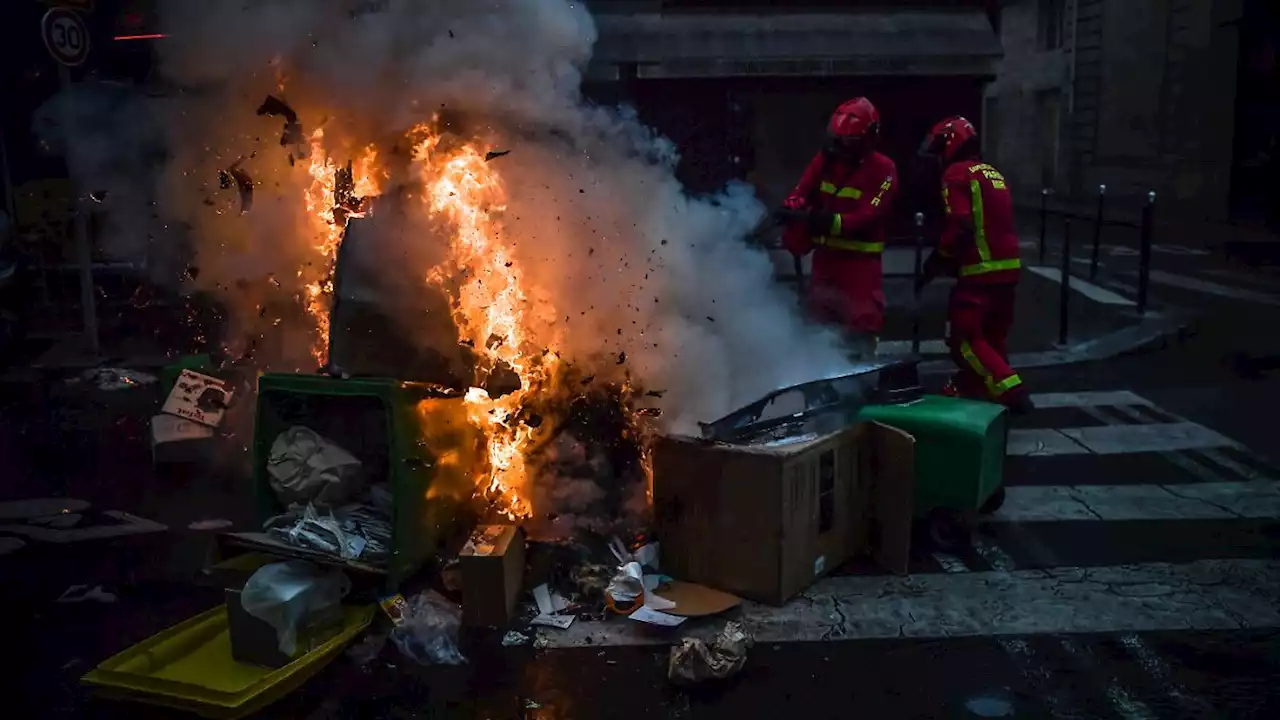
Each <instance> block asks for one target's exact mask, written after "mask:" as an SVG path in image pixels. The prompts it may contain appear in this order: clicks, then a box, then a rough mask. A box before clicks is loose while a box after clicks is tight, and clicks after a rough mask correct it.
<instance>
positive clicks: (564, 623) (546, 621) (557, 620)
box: [529, 615, 578, 630]
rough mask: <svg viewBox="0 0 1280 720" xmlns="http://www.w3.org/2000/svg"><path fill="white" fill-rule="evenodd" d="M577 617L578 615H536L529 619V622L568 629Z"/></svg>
mask: <svg viewBox="0 0 1280 720" xmlns="http://www.w3.org/2000/svg"><path fill="white" fill-rule="evenodd" d="M577 619H578V616H577V615H536V616H534V618H533V619H532V620H530V621H529V624H530V625H541V626H543V627H553V628H559V629H561V630H568V629H569V626H570V625H572V624H573V621H574V620H577Z"/></svg>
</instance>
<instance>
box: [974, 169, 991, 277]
mask: <svg viewBox="0 0 1280 720" xmlns="http://www.w3.org/2000/svg"><path fill="white" fill-rule="evenodd" d="M969 193H970V194H971V195H973V239H974V242H976V243H977V244H978V257H980V258H982V262H984V263H985V262H987V261H989V260H990V259H991V248H989V247H987V223H986V218H985V213H984V211H983V209H982V183H980V182H978V179H977V178H974V179H972V180H970V181H969Z"/></svg>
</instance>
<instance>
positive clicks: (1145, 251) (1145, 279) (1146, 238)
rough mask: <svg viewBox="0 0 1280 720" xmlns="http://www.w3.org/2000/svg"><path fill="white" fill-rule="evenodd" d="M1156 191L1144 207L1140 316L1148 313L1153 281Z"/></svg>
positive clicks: (1140, 272)
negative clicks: (1152, 249) (1148, 289)
mask: <svg viewBox="0 0 1280 720" xmlns="http://www.w3.org/2000/svg"><path fill="white" fill-rule="evenodd" d="M1155 212H1156V191H1155V190H1152V191H1151V192H1149V193H1147V204H1146V205H1144V206H1143V207H1142V245H1141V246H1140V248H1139V250H1138V314H1139V315H1145V314H1146V312H1147V288H1148V285H1149V282H1150V279H1151V237H1152V235H1153V234H1154V233H1155Z"/></svg>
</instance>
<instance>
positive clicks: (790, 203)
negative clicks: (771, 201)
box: [782, 195, 805, 210]
mask: <svg viewBox="0 0 1280 720" xmlns="http://www.w3.org/2000/svg"><path fill="white" fill-rule="evenodd" d="M804 206H805V202H804V198H802V197H800V196H799V195H791V196H789V197H788V198H787V199H786V200H783V201H782V207H783V208H784V209H786V210H803V209H804Z"/></svg>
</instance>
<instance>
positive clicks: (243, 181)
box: [218, 157, 253, 215]
mask: <svg viewBox="0 0 1280 720" xmlns="http://www.w3.org/2000/svg"><path fill="white" fill-rule="evenodd" d="M242 162H244V158H243V157H241V158H240V159H239V160H236V161H235V162H234V163H232V165H231V167H229V168H227V169H226V170H219V171H218V187H220V188H222V189H223V190H229V189H231V188H232V187H233V186H234V187H235V188H236V189H237V190H238V191H239V192H240V214H241V215H243V214H245V213H247V212H249V210H250V209H251V208H252V207H253V178H251V177H249V173H247V172H245V171H244V170H242V169H240V163H242Z"/></svg>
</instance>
